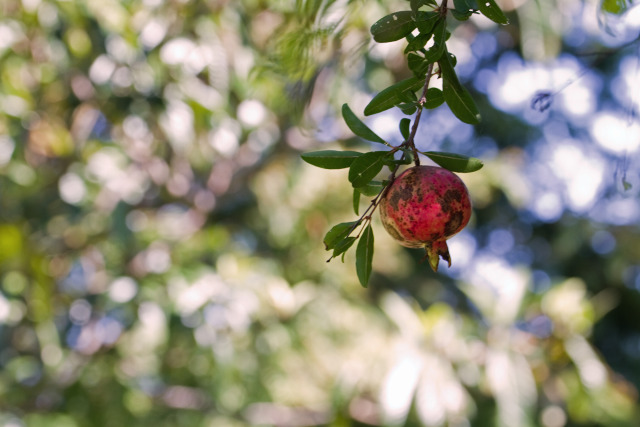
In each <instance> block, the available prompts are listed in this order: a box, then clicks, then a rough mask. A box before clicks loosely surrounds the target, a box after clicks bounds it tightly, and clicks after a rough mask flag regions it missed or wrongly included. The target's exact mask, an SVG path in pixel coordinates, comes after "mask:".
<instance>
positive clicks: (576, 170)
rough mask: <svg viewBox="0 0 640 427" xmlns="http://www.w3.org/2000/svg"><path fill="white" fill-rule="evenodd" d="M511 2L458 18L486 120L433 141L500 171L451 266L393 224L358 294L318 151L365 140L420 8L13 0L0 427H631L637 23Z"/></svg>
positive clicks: (4, 170)
mask: <svg viewBox="0 0 640 427" xmlns="http://www.w3.org/2000/svg"><path fill="white" fill-rule="evenodd" d="M427 3H429V2H427ZM455 3H458V2H455ZM498 3H499V4H500V5H501V6H502V8H503V10H504V12H505V14H506V16H507V17H508V18H509V20H510V25H508V26H498V25H497V24H495V23H492V22H491V21H489V20H486V19H484V18H482V17H481V16H479V15H475V14H474V15H473V16H471V17H470V19H469V20H467V21H462V22H457V21H455V20H451V19H450V20H449V21H447V24H448V28H449V29H450V31H451V37H450V38H449V40H448V42H447V44H448V46H450V50H451V52H452V53H453V54H455V56H456V58H457V65H456V67H455V70H456V72H457V74H458V76H459V79H460V82H461V84H462V85H463V86H464V87H465V88H467V89H468V90H469V92H470V94H471V96H472V98H473V99H474V101H475V102H476V104H477V105H478V110H479V111H480V112H481V114H482V121H481V123H479V124H477V125H475V126H473V125H469V124H464V123H461V122H460V121H459V120H458V119H456V118H455V116H454V115H453V114H452V113H451V112H450V110H449V109H448V108H447V107H446V106H441V107H438V108H436V109H433V110H428V111H426V110H425V112H424V113H423V117H422V119H421V123H422V124H421V127H420V128H419V132H418V133H417V134H416V136H415V143H416V148H417V149H418V150H420V151H446V152H458V153H463V154H465V155H468V156H472V157H476V158H480V159H482V161H483V162H484V164H485V166H484V168H483V169H481V170H480V171H478V172H475V173H473V174H466V175H461V176H462V178H463V180H464V181H465V183H466V185H467V186H468V188H469V191H470V194H471V196H472V201H473V203H474V215H473V217H472V220H471V223H470V225H469V226H468V227H467V228H466V229H465V231H464V232H462V233H461V234H459V235H457V236H456V237H454V238H453V239H451V240H450V241H449V247H450V251H451V253H452V256H453V259H454V263H453V265H452V267H451V269H449V270H446V269H443V271H441V272H440V273H437V274H436V273H433V272H431V271H430V269H429V268H428V267H426V266H425V265H424V264H419V262H418V261H419V260H420V258H421V257H422V254H421V253H419V251H411V250H405V249H403V248H402V247H401V246H399V245H397V244H396V243H395V242H394V241H393V240H392V239H391V238H390V237H388V236H387V235H386V234H385V233H384V232H383V231H382V228H381V226H380V224H379V221H378V220H377V217H374V220H373V221H372V227H373V230H374V231H375V235H376V243H375V249H376V253H375V256H374V258H373V261H372V274H371V278H370V280H369V286H368V288H366V289H364V288H362V287H361V286H360V284H359V281H358V278H357V275H356V270H355V269H354V268H353V261H354V258H352V256H353V254H350V253H348V254H347V255H346V262H345V263H344V264H343V263H341V262H339V261H338V260H335V261H334V262H332V263H330V264H326V263H325V260H326V252H325V250H324V246H323V244H322V240H323V237H324V235H325V233H326V232H327V231H328V230H329V229H330V227H331V225H333V224H336V223H339V222H346V221H349V220H351V218H352V216H353V212H352V209H353V207H352V205H353V197H352V186H351V184H350V183H349V181H348V177H347V174H348V172H347V171H346V170H338V171H325V170H320V169H317V168H314V167H312V166H310V165H308V164H306V163H304V162H303V161H302V160H301V158H300V155H301V153H305V152H310V151H318V150H329V149H330V150H345V149H346V150H353V151H368V150H370V149H371V146H369V145H367V144H368V143H367V142H365V141H363V140H362V139H360V138H358V137H355V136H354V134H353V133H352V131H351V130H350V129H349V128H348V127H347V126H346V125H345V124H344V121H343V119H342V117H341V109H342V105H343V104H345V103H348V104H349V106H350V107H351V109H352V110H353V111H354V112H355V114H357V116H358V117H362V115H361V113H362V112H363V111H364V107H365V106H366V105H367V104H368V103H369V102H370V100H371V99H372V98H373V97H374V95H375V94H377V93H379V92H380V91H382V90H383V89H384V88H386V87H388V86H390V85H392V84H394V83H396V82H398V81H401V80H404V79H406V78H409V77H411V75H412V71H411V70H410V68H409V67H408V65H407V62H406V61H405V59H404V53H403V52H404V49H405V47H406V44H407V42H406V41H405V40H398V41H395V42H393V43H388V44H378V43H375V42H373V41H372V37H371V33H370V28H371V25H372V24H374V23H375V22H376V21H377V20H378V19H379V18H381V17H383V16H385V15H387V14H388V13H391V12H395V11H398V10H407V7H408V6H409V8H410V6H411V3H410V2H407V1H405V0H398V1H396V2H376V1H367V2H363V1H355V0H352V1H337V0H335V1H332V0H327V1H313V0H306V1H305V0H300V1H295V2H293V1H257V0H255V1H252V0H243V1H237V2H236V1H233V2H231V1H215V0H214V1H209V2H167V3H164V2H159V1H153V0H145V1H128V2H116V1H109V0H103V1H100V2H96V1H87V2H83V3H76V2H49V1H23V2H18V1H13V0H4V1H2V2H1V3H0V35H1V36H0V61H1V67H0V342H1V346H0V366H1V368H2V369H1V370H0V424H1V425H4V426H48V425H52V426H54V425H55V426H103V425H104V426H111V425H113V426H122V425H136V426H137V425H140V426H146V425H153V426H159V425H166V426H175V425H198V426H200V425H201V426H241V425H276V426H296V425H299V426H306V425H323V424H326V425H428V426H430V425H445V424H449V425H461V426H462V425H509V426H512V425H541V426H549V427H553V426H562V425H602V426H613V425H620V426H627V425H628V426H635V425H637V424H638V421H640V414H638V411H637V409H636V404H637V389H638V385H640V377H639V376H638V375H639V374H638V373H639V372H640V366H639V364H640V356H639V355H640V347H639V346H640V324H639V323H638V321H637V319H636V317H637V316H636V313H637V312H638V309H639V306H640V296H639V295H640V294H639V292H640V264H639V262H640V261H639V260H640V252H639V251H640V249H639V248H640V246H639V245H638V237H639V234H640V230H639V228H638V224H639V223H640V207H639V204H638V192H639V189H640V179H639V176H638V172H637V171H638V170H639V168H638V166H639V163H640V161H639V155H638V149H639V148H640V130H639V129H640V127H639V126H638V124H637V119H636V114H635V112H636V109H637V107H638V102H640V101H639V100H638V97H637V90H636V82H637V81H638V65H637V64H638V62H637V61H638V58H637V51H636V48H637V45H636V44H635V39H636V37H637V32H638V30H637V25H636V20H635V19H636V18H635V16H636V14H637V10H636V9H635V8H632V7H631V6H632V4H631V2H608V1H605V2H603V3H602V5H601V7H600V5H599V7H598V8H595V7H594V6H593V4H592V3H590V2H582V1H579V0H572V1H571V0H564V1H562V2H552V1H502V2H498ZM538 91H542V95H538V96H536V93H538ZM532 103H533V104H534V105H533V107H536V108H532ZM402 117H404V115H403V114H402V112H401V111H400V110H398V109H393V110H389V111H388V112H387V113H385V114H380V115H376V116H373V117H371V118H370V119H366V120H365V123H366V124H367V126H369V127H370V128H371V129H372V130H373V131H375V132H376V133H377V134H378V135H379V136H381V137H382V138H384V139H385V140H387V141H389V142H390V143H392V144H393V145H399V144H400V143H402V140H401V138H402V136H401V134H400V132H399V131H398V127H397V122H398V121H399V119H400V118H402ZM421 160H422V162H423V163H425V164H426V163H428V162H429V160H428V159H426V158H422V159H421ZM365 203H366V200H365V199H364V198H363V199H362V206H363V207H364V206H365Z"/></svg>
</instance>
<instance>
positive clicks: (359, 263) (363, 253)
mask: <svg viewBox="0 0 640 427" xmlns="http://www.w3.org/2000/svg"><path fill="white" fill-rule="evenodd" d="M372 263H373V230H372V229H371V224H369V225H367V228H365V229H364V231H363V232H362V236H360V241H359V242H358V247H357V248H356V272H357V273H358V280H360V284H361V285H362V286H364V287H365V288H366V287H367V284H368V283H369V278H370V277H371V269H372Z"/></svg>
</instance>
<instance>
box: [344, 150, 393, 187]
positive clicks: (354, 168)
mask: <svg viewBox="0 0 640 427" xmlns="http://www.w3.org/2000/svg"><path fill="white" fill-rule="evenodd" d="M388 154H389V152H388V151H372V152H370V153H364V154H363V155H362V156H360V157H358V158H357V159H356V160H354V162H353V163H352V164H351V167H350V168H349V181H350V182H351V184H352V185H353V187H354V188H358V187H362V186H364V185H366V184H368V183H369V181H371V180H372V179H373V178H375V176H376V175H378V173H379V172H380V171H381V170H382V166H383V165H384V162H383V159H384V158H385V157H386V156H387V155H388Z"/></svg>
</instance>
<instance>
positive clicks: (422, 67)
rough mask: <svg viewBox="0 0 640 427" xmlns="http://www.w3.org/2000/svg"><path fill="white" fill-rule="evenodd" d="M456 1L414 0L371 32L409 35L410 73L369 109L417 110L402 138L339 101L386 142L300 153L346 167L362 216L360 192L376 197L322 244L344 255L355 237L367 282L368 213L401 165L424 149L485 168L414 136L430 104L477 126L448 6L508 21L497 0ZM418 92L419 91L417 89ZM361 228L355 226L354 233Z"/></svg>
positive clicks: (351, 119) (469, 167)
mask: <svg viewBox="0 0 640 427" xmlns="http://www.w3.org/2000/svg"><path fill="white" fill-rule="evenodd" d="M453 5H454V7H453V8H451V9H450V8H448V1H447V0H443V1H442V3H441V4H440V5H438V4H437V3H436V1H435V0H410V1H409V6H410V8H409V10H401V11H398V12H394V13H391V14H389V15H386V16H384V17H382V18H381V19H379V20H378V21H377V22H375V23H374V24H373V25H372V26H371V35H372V36H373V39H374V40H375V41H376V42H378V43H388V42H394V41H398V40H401V39H406V42H407V45H406V47H405V49H404V53H405V55H406V58H407V65H408V67H409V69H410V70H411V71H412V73H413V76H412V77H410V78H407V79H405V80H402V81H400V82H397V83H395V84H393V85H391V86H389V87H387V88H386V89H384V90H382V91H380V92H379V93H378V94H377V95H375V96H374V97H373V99H371V101H370V102H369V104H367V106H366V107H365V109H364V115H365V116H370V115H373V114H378V113H381V112H383V111H386V110H389V109H391V108H393V107H398V108H399V109H400V110H401V111H402V112H403V113H404V114H405V115H408V116H411V115H414V114H415V118H414V121H413V126H412V125H411V119H409V118H403V119H401V120H400V123H399V130H400V133H401V135H402V137H403V139H404V141H403V143H402V144H400V145H399V146H393V145H391V144H390V143H389V142H387V141H385V140H384V139H383V138H381V137H380V136H379V135H377V134H376V133H375V132H374V131H373V130H371V129H370V128H369V127H368V126H367V125H366V124H365V123H364V122H363V121H362V120H360V119H359V118H358V117H357V116H356V114H355V113H354V112H353V111H352V110H351V109H350V108H349V106H348V105H347V104H344V105H343V106H342V117H343V119H344V121H345V122H346V124H347V126H348V127H349V129H351V131H352V132H353V133H354V134H355V135H356V136H358V137H360V138H362V139H364V140H366V141H371V142H374V143H378V144H381V145H383V146H385V147H386V149H381V150H374V151H370V152H358V151H335V150H324V151H316V152H311V153H306V154H303V155H302V159H303V160H304V161H306V162H307V163H309V164H311V165H314V166H317V167H320V168H324V169H346V168H348V169H349V174H348V178H349V182H350V183H351V185H352V187H353V209H354V212H355V213H356V215H359V207H360V199H361V196H363V195H364V196H367V197H373V200H372V201H371V203H370V205H369V206H368V208H367V209H366V210H365V212H364V213H363V214H362V215H361V216H360V218H359V219H358V220H356V221H352V222H345V223H340V224H338V225H336V226H334V227H333V228H331V229H330V230H329V232H328V233H327V234H326V236H325V238H324V244H325V248H326V249H327V250H328V251H332V255H331V258H329V261H330V260H331V259H333V258H335V257H337V256H342V259H343V261H344V255H345V253H346V252H347V250H348V249H349V248H351V246H353V244H354V243H355V241H356V240H358V239H360V241H359V243H358V245H357V249H356V271H357V273H358V278H359V280H360V283H361V284H362V285H363V286H367V283H368V281H369V277H370V274H371V262H372V256H373V231H372V229H371V216H372V214H373V212H374V211H375V209H376V208H377V206H378V203H379V201H380V200H381V198H382V197H384V194H385V191H386V189H387V188H388V186H389V185H390V184H391V183H392V182H393V180H394V179H395V174H396V172H397V170H398V168H399V167H400V166H401V165H408V164H411V163H415V164H416V166H417V165H419V164H420V160H419V154H422V155H424V156H427V157H428V158H429V159H431V160H432V161H433V162H435V163H436V164H438V165H439V166H441V167H443V168H445V169H448V170H450V171H452V172H458V173H466V172H474V171H477V170H479V169H480V168H481V167H482V161H481V160H480V159H476V158H472V157H468V156H464V155H462V154H457V153H447V152H438V151H424V152H423V151H418V150H417V149H416V147H415V142H414V138H415V135H416V131H417V129H418V125H419V121H420V116H421V113H422V111H423V110H424V109H433V108H437V107H439V106H441V105H442V104H444V103H446V104H447V105H448V106H449V108H450V109H451V111H452V112H453V114H454V115H455V116H456V117H457V118H458V119H459V120H460V121H462V122H464V123H468V124H472V125H475V124H477V123H479V121H480V114H479V111H478V108H477V106H476V104H475V102H474V100H473V98H472V96H471V94H470V93H469V92H468V91H467V89H466V88H465V87H464V86H463V85H462V84H461V83H460V81H459V79H458V76H457V74H456V72H455V65H456V58H455V56H454V55H453V54H451V53H450V52H449V50H448V48H447V40H448V39H449V37H450V36H451V33H450V32H449V31H448V29H447V16H448V14H449V12H450V13H451V15H452V16H453V17H454V18H455V19H457V20H461V21H464V20H467V19H469V17H470V16H471V15H473V14H474V13H480V14H483V15H484V16H486V17H487V18H489V19H491V20H493V21H495V22H497V23H499V24H506V23H507V22H508V20H507V18H506V16H505V15H504V13H503V12H502V10H500V8H499V7H498V6H497V4H496V3H495V1H494V0H483V1H481V2H477V1H476V0H454V1H453ZM433 77H437V78H441V79H442V90H441V89H438V88H435V87H429V85H430V81H431V79H432V78H433ZM419 91H421V96H418V95H417V93H419ZM385 167H386V168H388V169H389V175H388V177H387V178H386V179H382V180H379V179H378V180H376V177H377V176H378V175H379V174H380V173H381V172H382V171H383V169H384V168H385ZM356 230H357V233H356Z"/></svg>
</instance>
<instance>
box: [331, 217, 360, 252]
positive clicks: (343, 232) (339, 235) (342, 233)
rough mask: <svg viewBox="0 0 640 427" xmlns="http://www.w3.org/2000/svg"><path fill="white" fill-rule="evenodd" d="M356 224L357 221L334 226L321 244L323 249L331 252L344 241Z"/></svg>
mask: <svg viewBox="0 0 640 427" xmlns="http://www.w3.org/2000/svg"><path fill="white" fill-rule="evenodd" d="M357 223H358V221H351V222H341V223H340V224H338V225H334V226H333V227H332V228H331V230H329V231H328V232H327V234H325V236H324V241H323V242H324V247H325V249H326V250H331V249H333V248H335V247H336V245H337V244H338V243H340V241H341V240H343V239H345V238H346V237H347V236H348V235H349V234H350V233H351V231H352V230H353V228H354V226H355V225H356V224H357Z"/></svg>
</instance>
